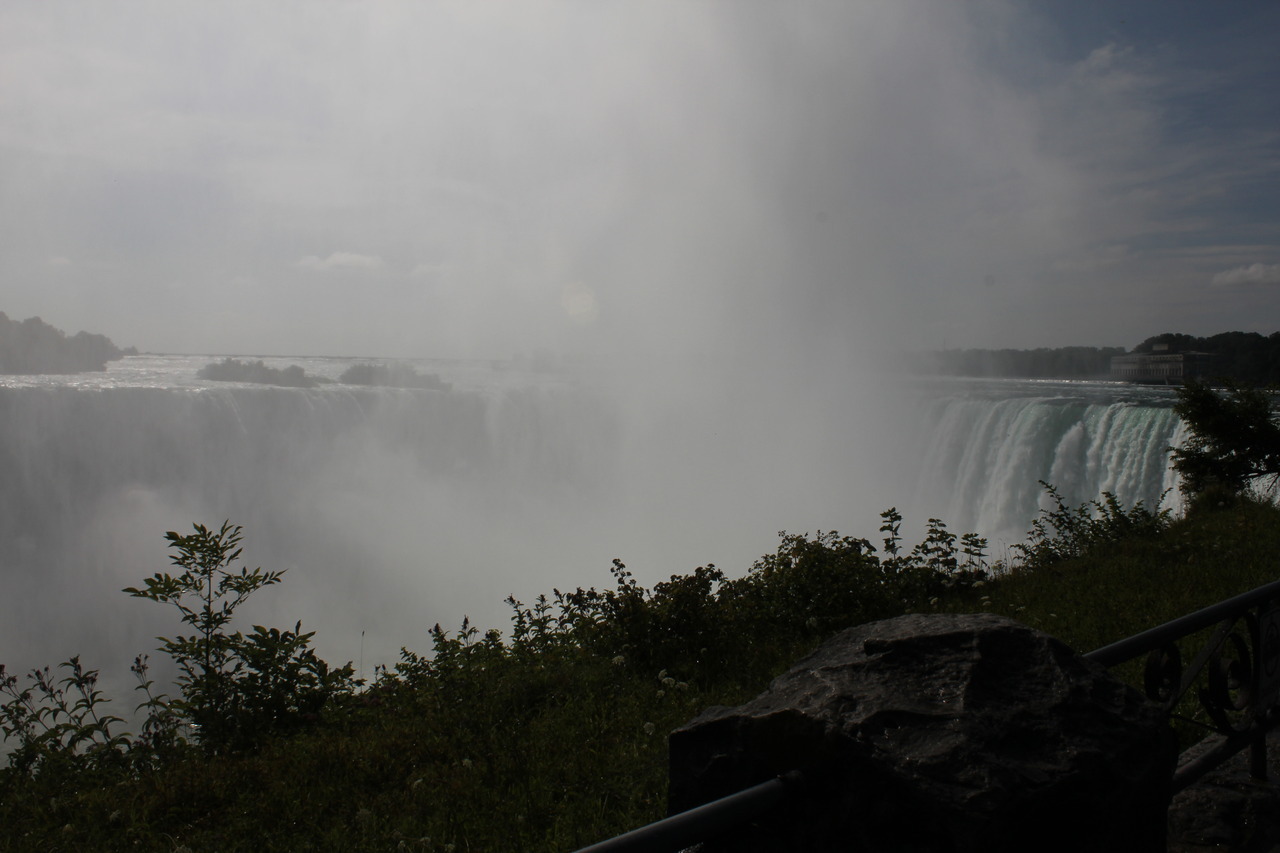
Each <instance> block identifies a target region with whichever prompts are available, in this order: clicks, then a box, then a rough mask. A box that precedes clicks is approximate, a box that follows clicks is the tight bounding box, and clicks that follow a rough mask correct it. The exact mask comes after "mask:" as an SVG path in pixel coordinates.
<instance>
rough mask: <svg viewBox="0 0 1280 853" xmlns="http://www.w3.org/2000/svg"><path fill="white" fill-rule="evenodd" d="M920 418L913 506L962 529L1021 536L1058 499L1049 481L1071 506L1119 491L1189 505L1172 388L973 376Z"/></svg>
mask: <svg viewBox="0 0 1280 853" xmlns="http://www.w3.org/2000/svg"><path fill="white" fill-rule="evenodd" d="M1046 386H1048V387H1046ZM1072 386H1074V387H1072ZM1001 392H1003V394H1004V395H1005V396H997V395H998V394H1000V393H1001ZM1046 392H1049V393H1046ZM919 417H920V424H921V428H920V431H919V434H918V439H917V440H918V441H919V444H918V447H919V448H920V453H921V463H920V467H919V469H918V472H917V474H916V477H917V484H916V490H915V492H914V495H913V505H916V506H920V507H928V511H929V513H930V515H932V516H933V517H937V518H941V519H942V520H944V521H945V522H946V523H947V525H948V526H949V527H950V528H951V530H953V531H969V530H973V531H976V532H979V533H981V534H983V535H986V536H988V537H989V538H990V539H991V540H992V542H993V543H994V542H996V541H1004V542H1006V543H1010V544H1011V543H1013V542H1018V541H1021V540H1022V538H1023V535H1024V534H1025V532H1026V531H1027V529H1028V527H1029V525H1030V522H1031V520H1032V519H1033V518H1034V517H1035V515H1036V514H1037V512H1038V511H1039V510H1040V509H1041V508H1050V506H1051V502H1050V501H1049V500H1048V497H1047V495H1046V493H1045V490H1044V489H1043V487H1042V486H1041V485H1040V483H1041V481H1043V482H1046V483H1049V484H1051V485H1053V486H1054V487H1055V488H1056V489H1057V490H1058V492H1059V494H1060V495H1061V497H1062V499H1063V500H1064V501H1065V502H1066V503H1067V504H1068V505H1070V506H1075V505H1078V504H1081V503H1084V502H1086V501H1092V500H1097V499H1099V498H1101V496H1102V495H1103V494H1104V493H1111V494H1113V495H1115V496H1116V497H1117V498H1118V499H1119V501H1120V503H1121V504H1122V505H1124V506H1126V507H1128V506H1131V505H1133V504H1135V503H1137V502H1139V501H1141V502H1142V503H1143V504H1144V505H1145V506H1147V507H1148V508H1151V509H1158V508H1166V507H1167V508H1171V509H1173V510H1174V511H1177V510H1179V509H1180V506H1181V505H1180V500H1179V495H1178V491H1177V479H1176V477H1175V475H1174V472H1173V470H1172V468H1171V467H1170V464H1169V462H1170V458H1169V453H1168V448H1169V447H1171V446H1177V445H1179V444H1180V443H1181V442H1182V440H1183V437H1184V427H1183V425H1182V423H1181V421H1180V420H1179V419H1178V417H1177V415H1175V414H1174V412H1173V395H1172V392H1171V391H1170V390H1169V389H1165V388H1131V387H1125V386H1116V385H1111V384H1109V383H1108V384H1093V385H1088V384H1085V383H1020V382H1005V383H998V384H997V383H990V382H987V383H971V387H970V389H969V391H968V392H966V393H960V394H954V395H950V396H948V395H945V394H940V395H937V396H933V397H930V399H929V400H928V401H926V402H924V403H923V405H922V410H921V412H920V415H919Z"/></svg>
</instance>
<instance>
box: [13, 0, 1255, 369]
mask: <svg viewBox="0 0 1280 853" xmlns="http://www.w3.org/2000/svg"><path fill="white" fill-rule="evenodd" d="M1048 14H1049V13H1048V12H1047V11H1043V7H1040V6H1039V5H1038V4H1019V3H1004V2H991V3H978V4H957V3H954V2H951V0H895V2H867V3H858V4H841V3H826V2H818V0H797V2H795V3H788V4H785V5H778V4H773V3H767V2H754V0H742V2H724V3H716V2H711V3H705V4H696V5H691V4H688V3H683V2H665V0H653V2H646V3H635V4H609V5H598V4H590V3H576V2H539V0H532V2H529V3H527V4H521V5H520V6H519V7H518V8H515V9H512V8H510V7H503V9H502V10H501V12H498V11H497V10H491V9H488V8H486V7H484V6H483V5H482V4H458V5H448V4H417V3H400V2H387V3H379V4H376V5H369V6H357V5H345V4H326V3H291V2H281V3H279V4H272V5H271V6H270V7H262V6H258V5H234V4H233V5H229V6H223V7H219V9H218V10H217V11H216V12H213V11H210V10H207V9H206V8H205V7H203V6H201V5H200V4H196V3H181V2H177V3H156V2H148V0H123V2H121V3H119V4H113V6H112V9H111V10H110V11H107V10H105V9H103V10H97V9H87V10H82V14H79V15H77V16H73V17H58V16H56V15H54V14H53V13H52V12H50V11H49V10H48V9H47V8H46V7H45V6H43V5H29V6H18V7H13V8H7V9H6V10H5V12H4V18H5V24H6V26H5V27H4V28H3V29H0V104H4V105H6V106H5V107H4V108H3V109H0V143H2V144H3V145H4V146H5V147H4V155H3V157H0V179H2V180H3V181H4V185H5V187H6V193H5V194H4V197H3V198H0V227H3V228H4V230H5V233H6V234H8V235H9V236H10V245H12V246H16V247H19V249H20V250H18V251H12V252H7V253H5V256H4V257H3V258H0V275H3V276H4V277H5V280H6V281H7V282H10V283H11V286H12V290H11V293H10V300H11V303H10V304H9V306H8V308H9V309H10V312H11V313H15V314H18V315H21V314H24V313H25V314H40V315H42V316H45V317H46V318H48V319H49V320H50V321H51V322H56V323H57V324H58V325H60V326H63V327H68V328H81V327H86V326H90V325H92V326H94V327H95V328H100V329H101V330H102V331H103V332H105V333H108V334H110V335H111V336H112V337H113V338H115V339H117V340H120V341H122V342H125V343H137V344H139V345H141V346H143V347H144V348H149V349H161V350H163V349H169V348H178V347H187V346H192V347H197V348H200V349H205V350H221V349H223V348H225V345H226V344H225V342H224V341H223V340H219V339H218V338H219V337H220V336H222V335H225V334H226V329H227V324H226V323H225V318H223V322H219V323H217V324H212V323H211V324H209V325H208V326H207V327H202V326H201V325H200V322H199V321H191V320H190V319H189V318H190V317H193V316H199V313H200V312H199V306H200V305H201V304H203V300H204V297H205V295H206V293H207V291H208V290H209V289H211V288H217V287H219V286H221V283H223V282H226V281H228V280H230V279H232V278H233V277H234V276H237V275H250V276H253V277H254V278H255V279H256V280H258V281H261V282H271V284H270V286H264V287H263V288H262V289H261V292H260V293H259V295H258V298H257V300H256V301H255V306H254V311H255V315H254V317H252V318H246V319H245V321H244V323H245V330H243V333H244V334H246V335H247V334H249V332H248V331H247V327H248V326H249V325H253V326H254V331H253V332H252V334H253V335H273V334H274V335H279V339H278V340H276V341H260V342H259V343H258V344H257V345H256V346H252V347H251V349H253V350H258V351H262V350H275V351H288V350H305V351H309V352H314V351H318V350H317V347H322V348H331V349H332V350H333V351H336V352H371V351H373V350H375V349H377V348H378V347H380V346H385V345H387V344H388V343H389V342H396V343H397V345H398V346H403V347H404V352H403V354H417V355H486V356H487V355H504V354H510V353H512V352H519V351H522V350H523V351H530V350H536V349H541V348H557V349H577V350H590V349H593V348H599V347H606V348H607V349H609V351H611V352H616V351H618V350H627V351H631V352H636V353H641V352H643V351H645V350H653V349H655V348H656V349H658V350H660V352H658V355H659V357H667V355H666V354H668V353H669V354H670V357H671V358H672V359H675V358H677V357H685V356H687V357H691V358H701V357H708V358H724V359H726V360H727V361H730V362H732V361H735V360H736V359H737V358H739V357H745V358H755V359H757V360H758V361H760V362H761V363H764V364H769V363H773V362H775V361H778V360H787V359H794V360H796V361H797V362H803V363H814V362H825V361H829V360H831V359H842V358H843V359H848V358H851V357H852V355H851V352H850V350H851V347H855V348H862V349H865V350H875V349H877V348H879V347H881V346H888V345H890V344H893V345H897V346H903V347H921V346H930V345H936V344H943V343H945V344H948V345H952V346H965V345H967V346H1038V345H1054V344H1067V343H1095V344H1103V343H1107V344H1114V343H1118V342H1129V341H1130V340H1140V339H1141V338H1142V337H1144V336H1145V335H1146V334H1147V333H1148V331H1149V330H1148V329H1147V325H1148V324H1152V323H1154V324H1156V325H1157V326H1158V327H1159V328H1165V327H1169V328H1175V327H1176V328H1187V329H1188V331H1216V330H1197V329H1193V328H1191V327H1190V323H1189V321H1188V320H1187V319H1186V318H1198V317H1200V316H1201V315H1203V314H1204V310H1205V308H1206V307H1207V306H1208V305H1209V304H1210V303H1209V302H1208V301H1206V300H1207V297H1206V296H1205V295H1204V294H1203V293H1202V291H1203V283H1204V281H1205V280H1206V279H1207V278H1211V277H1213V276H1214V274H1215V272H1216V271H1218V270H1222V269H1224V268H1226V267H1227V266H1228V265H1231V264H1237V263H1238V264H1244V265H1247V264H1248V263H1249V259H1248V258H1237V257H1235V256H1227V255H1224V254H1223V253H1224V251H1225V247H1230V246H1241V245H1254V246H1257V245H1263V241H1262V239H1260V238H1255V239H1251V240H1244V239H1240V238H1239V236H1238V235H1236V234H1233V233H1229V232H1228V231H1226V230H1224V229H1223V228H1222V226H1221V225H1220V224H1219V223H1220V220H1221V219H1222V217H1221V216H1220V215H1218V214H1217V213H1216V210H1217V209H1218V208H1220V207H1221V206H1222V203H1221V202H1220V201H1215V199H1218V200H1220V199H1222V198H1223V197H1224V196H1225V197H1233V196H1232V194H1235V193H1239V192H1243V191H1244V190H1242V189H1240V188H1248V187H1251V186H1253V187H1256V186H1259V185H1260V183H1259V181H1260V178H1262V177H1265V175H1266V174H1267V172H1266V170H1267V169H1268V168H1271V167H1270V166H1268V163H1269V162H1271V161H1269V160H1268V159H1267V158H1266V157H1264V156H1260V155H1259V152H1266V151H1269V150H1271V149H1272V148H1273V147H1274V140H1273V139H1272V138H1271V137H1269V136H1267V133H1270V132H1271V131H1269V130H1268V131H1264V130H1261V129H1259V128H1257V127H1252V126H1244V127H1242V126H1239V124H1238V123H1237V125H1235V126H1232V127H1231V132H1230V133H1225V132H1224V133H1212V132H1209V130H1208V129H1211V128H1213V127H1214V126H1216V124H1217V123H1201V124H1198V125H1196V127H1197V128H1205V129H1202V130H1197V132H1196V133H1194V134H1188V133H1183V132H1180V131H1182V130H1183V129H1185V127H1186V126H1187V124H1188V123H1187V121H1186V115H1185V114H1182V113H1179V112H1178V111H1177V110H1171V109H1169V104H1170V103H1171V102H1172V101H1176V99H1177V98H1179V97H1182V96H1184V95H1185V94H1186V93H1187V92H1188V91H1189V90H1190V89H1191V88H1192V87H1196V86H1199V87H1201V88H1203V87H1206V86H1213V87H1214V88H1213V90H1212V91H1214V92H1217V91H1219V90H1221V89H1225V88H1226V86H1227V85H1228V83H1229V82H1230V81H1229V80H1227V79H1222V80H1218V79H1217V78H1214V77H1212V76H1211V75H1207V74H1205V73H1204V69H1200V68H1197V69H1184V68H1183V66H1182V65H1181V64H1180V63H1179V62H1178V61H1177V60H1178V59H1179V57H1178V56H1176V55H1175V54H1172V53H1169V52H1168V51H1165V52H1161V49H1157V48H1155V47H1152V46H1151V45H1144V44H1136V43H1130V42H1129V41H1127V40H1125V39H1123V38H1120V37H1118V36H1117V35H1115V34H1113V33H1108V34H1107V35H1106V37H1105V38H1095V39H1092V40H1088V41H1083V42H1081V43H1080V44H1078V45H1074V46H1073V49H1071V50H1056V51H1049V50H1046V48H1045V44H1046V42H1047V41H1052V39H1050V38H1047V37H1046V34H1052V33H1053V32H1054V26H1055V22H1054V21H1053V20H1052V19H1051V18H1049V17H1047V16H1048ZM300 23H301V25H300ZM197 34H198V38H197ZM1193 94H1194V92H1193ZM1200 100H1201V101H1202V102H1203V101H1206V99H1205V98H1203V97H1201V98H1200ZM1213 100H1214V103H1221V99H1213ZM1224 109H1225V107H1224ZM1211 202H1212V204H1214V205H1217V207H1212V208H1209V209H1206V205H1207V204H1209V203H1211ZM1256 221H1257V222H1258V223H1260V224H1257V225H1256V226H1255V227H1257V228H1260V229H1263V230H1265V229H1264V228H1263V226H1264V225H1265V222H1266V221H1265V220H1256ZM1240 227H1244V226H1240ZM1173 235H1176V236H1178V237H1186V236H1187V235H1194V237H1195V239H1194V240H1190V239H1178V240H1174V239H1172V236H1173ZM325 246H339V247H347V248H344V249H342V250H334V251H330V252H327V253H326V252H318V251H316V247H325ZM1117 246H1123V247H1125V250H1124V251H1123V252H1117V250H1116V248H1115V247H1117ZM351 247H357V248H358V251H352V250H351ZM63 255H65V256H67V257H74V258H75V259H76V261H77V263H76V264H75V265H74V266H72V267H69V268H62V269H59V270H57V275H58V278H56V279H55V278H54V277H53V272H52V271H51V269H50V267H49V265H48V264H46V263H45V259H46V258H48V257H51V256H63ZM281 258H287V259H300V260H296V261H293V262H292V263H289V262H286V263H287V264H288V265H289V266H290V267H291V269H290V271H289V273H291V274H292V275H294V276H300V275H304V274H310V273H317V272H330V273H333V272H340V271H341V272H348V273H352V272H359V273H361V274H362V275H365V276H367V277H368V280H369V281H370V282H376V283H377V284H378V286H379V288H380V289H381V290H382V291H384V292H385V293H387V298H388V301H387V302H386V303H383V302H380V301H378V300H365V301H363V302H361V303H360V304H358V305H357V304H352V303H350V302H346V301H343V299H342V298H341V294H340V292H338V291H334V292H333V293H332V294H331V295H329V294H327V295H326V296H325V297H324V299H322V300H317V301H316V302H314V304H312V305H311V306H310V310H311V311H313V312H314V314H315V319H316V321H317V322H318V323H321V324H323V325H325V328H326V331H325V333H324V335H323V337H314V336H312V337H309V335H312V333H311V332H309V331H308V327H304V326H301V325H300V324H299V323H297V322H296V319H297V318H296V317H295V316H294V314H293V312H294V311H295V310H296V302H295V300H293V299H292V298H291V297H290V295H289V294H288V293H287V289H288V288H290V287H293V286H297V284H298V283H297V282H296V281H295V280H294V279H293V278H291V277H290V275H289V274H285V275H280V267H281V261H280V259H281ZM423 258H430V259H431V266H432V267H433V268H435V270H437V272H435V273H432V274H429V275H426V276H422V275H418V276H415V275H405V274H404V271H408V270H415V271H416V272H417V271H419V270H418V268H417V266H416V265H417V263H418V262H419V261H420V260H421V259H423ZM422 272H425V271H422ZM42 276H49V278H48V279H47V280H45V279H42ZM424 278H426V279H428V280H431V281H432V284H431V286H427V287H423V279H424ZM987 281H994V282H996V284H995V285H994V286H990V287H988V286H986V285H985V282H987ZM587 292H589V293H590V294H591V299H590V300H588V299H586V298H584V297H582V294H584V293H587ZM161 293H163V298H160V297H159V295H158V294H161ZM330 298H332V301H329V300H330ZM1102 303H1106V304H1107V305H1108V306H1109V310H1108V312H1106V316H1105V317H1103V318H1101V319H1100V318H1099V313H1098V311H1097V305H1099V304H1102ZM1235 310H1237V311H1239V312H1240V313H1241V316H1248V317H1251V318H1256V317H1257V311H1256V306H1236V309H1235ZM1165 312H1169V313H1170V314H1171V315H1172V314H1173V313H1174V312H1182V314H1181V315H1180V316H1182V317H1183V318H1184V319H1183V320H1181V321H1179V320H1178V319H1176V318H1175V317H1174V316H1168V317H1166V316H1163V314H1164V313H1165ZM586 317H592V318H594V319H593V321H592V322H589V323H584V322H582V320H583V319H584V318H586ZM179 320H181V322H179ZM175 328H182V329H183V334H182V335H181V336H177V335H174V336H173V337H169V338H167V337H165V335H166V334H169V333H168V332H166V330H169V329H175ZM657 341H662V342H663V346H661V347H655V342H657ZM672 341H676V342H679V343H678V345H675V346H674V347H673V346H672V344H671V343H670V342H672Z"/></svg>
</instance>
